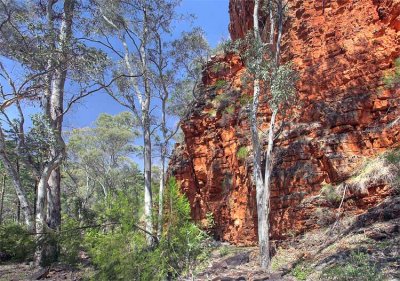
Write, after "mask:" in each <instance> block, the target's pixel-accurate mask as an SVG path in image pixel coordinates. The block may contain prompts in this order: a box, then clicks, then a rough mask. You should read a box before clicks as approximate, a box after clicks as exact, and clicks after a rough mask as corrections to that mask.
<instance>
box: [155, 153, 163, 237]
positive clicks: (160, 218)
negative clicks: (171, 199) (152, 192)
mask: <svg viewBox="0 0 400 281" xmlns="http://www.w3.org/2000/svg"><path fill="white" fill-rule="evenodd" d="M161 150H162V151H161V154H162V155H161V175H160V190H159V193H158V228H157V238H158V240H160V238H161V235H162V231H163V214H164V213H163V211H164V189H165V154H164V147H162V148H161Z"/></svg>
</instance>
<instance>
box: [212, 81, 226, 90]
mask: <svg viewBox="0 0 400 281" xmlns="http://www.w3.org/2000/svg"><path fill="white" fill-rule="evenodd" d="M226 85H228V82H227V81H226V80H223V79H218V80H217V81H216V82H215V84H214V86H215V87H216V88H217V89H222V88H224V87H225V86H226Z"/></svg>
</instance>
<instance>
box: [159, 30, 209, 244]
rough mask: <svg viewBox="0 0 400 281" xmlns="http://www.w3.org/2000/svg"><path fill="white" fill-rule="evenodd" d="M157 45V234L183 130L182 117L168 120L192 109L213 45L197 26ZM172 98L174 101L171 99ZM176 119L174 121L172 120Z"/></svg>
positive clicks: (160, 228)
mask: <svg viewBox="0 0 400 281" xmlns="http://www.w3.org/2000/svg"><path fill="white" fill-rule="evenodd" d="M157 40H158V44H157V49H156V50H155V52H153V58H152V62H153V64H154V66H155V69H156V71H155V80H154V83H155V86H156V87H157V90H158V96H159V99H160V101H161V112H160V120H159V121H158V123H159V124H160V129H159V131H160V133H161V138H160V140H159V142H158V144H159V148H160V162H161V168H160V178H159V179H160V188H159V193H158V195H159V196H158V198H159V199H158V200H159V202H158V226H157V236H158V237H159V238H160V237H161V234H162V231H163V212H164V208H163V202H164V189H165V185H166V165H167V160H168V157H169V155H170V151H169V149H170V143H171V140H172V139H173V138H174V136H175V134H176V133H177V132H178V130H179V124H180V122H179V119H178V120H175V122H174V123H173V124H168V122H167V119H170V120H171V119H172V118H169V117H173V116H175V117H178V118H180V119H181V118H184V116H185V115H186V114H187V113H188V111H189V110H190V104H191V102H192V101H193V100H194V99H196V90H198V87H199V84H200V80H201V71H202V66H203V65H205V63H206V62H207V59H208V54H209V50H210V48H209V46H208V43H207V41H206V40H205V37H204V34H203V31H202V30H201V29H199V28H195V29H193V30H192V31H189V32H183V33H182V34H181V36H180V37H179V38H178V39H175V40H173V41H172V42H170V43H169V44H168V43H166V42H164V43H163V42H162V39H161V36H157ZM171 100H172V102H171ZM169 123H172V122H169Z"/></svg>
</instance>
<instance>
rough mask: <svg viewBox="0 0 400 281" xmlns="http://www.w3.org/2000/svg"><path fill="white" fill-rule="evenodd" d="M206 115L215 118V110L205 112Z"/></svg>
mask: <svg viewBox="0 0 400 281" xmlns="http://www.w3.org/2000/svg"><path fill="white" fill-rule="evenodd" d="M207 113H208V115H210V116H211V117H216V116H217V110H215V109H211V110H210V111H208V112H207Z"/></svg>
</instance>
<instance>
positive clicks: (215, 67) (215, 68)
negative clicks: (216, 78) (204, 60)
mask: <svg viewBox="0 0 400 281" xmlns="http://www.w3.org/2000/svg"><path fill="white" fill-rule="evenodd" d="M224 69H225V64H224V63H220V62H218V63H215V64H213V66H212V67H211V71H212V72H214V73H218V72H220V71H221V70H224Z"/></svg>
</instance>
